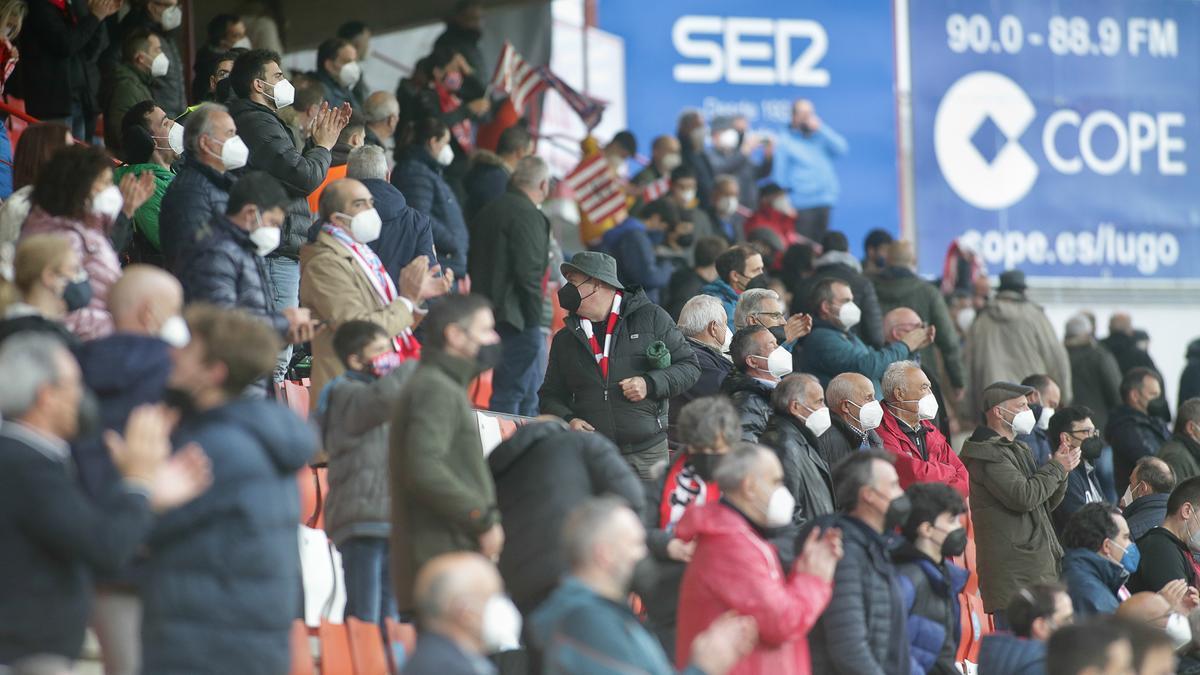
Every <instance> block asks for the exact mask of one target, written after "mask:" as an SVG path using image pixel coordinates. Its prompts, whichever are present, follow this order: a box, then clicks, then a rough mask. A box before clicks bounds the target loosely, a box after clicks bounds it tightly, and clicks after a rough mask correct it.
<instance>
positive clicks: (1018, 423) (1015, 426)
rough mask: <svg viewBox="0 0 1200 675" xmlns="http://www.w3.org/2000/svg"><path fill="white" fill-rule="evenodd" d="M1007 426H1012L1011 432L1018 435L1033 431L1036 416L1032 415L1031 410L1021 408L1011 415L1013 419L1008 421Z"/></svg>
mask: <svg viewBox="0 0 1200 675" xmlns="http://www.w3.org/2000/svg"><path fill="white" fill-rule="evenodd" d="M1001 410H1003V411H1005V412H1007V413H1012V411H1011V410H1009V409H1007V408H1001ZM1009 426H1010V427H1012V430H1013V433H1015V434H1016V435H1018V436H1024V435H1025V434H1028V433H1029V432H1031V431H1033V428H1034V427H1035V426H1037V418H1036V417H1034V416H1033V411H1032V410H1022V411H1021V412H1019V413H1016V414H1015V415H1014V416H1013V420H1012V422H1009Z"/></svg>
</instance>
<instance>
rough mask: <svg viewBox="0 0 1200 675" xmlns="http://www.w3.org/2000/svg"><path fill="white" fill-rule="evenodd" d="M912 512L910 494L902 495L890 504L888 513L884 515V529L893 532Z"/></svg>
mask: <svg viewBox="0 0 1200 675" xmlns="http://www.w3.org/2000/svg"><path fill="white" fill-rule="evenodd" d="M910 513H912V501H911V500H910V499H909V498H908V495H900V496H899V497H896V498H895V499H893V500H892V503H891V504H888V510H887V513H886V514H885V515H884V517H883V531H884V532H891V531H892V530H894V529H896V528H897V527H899V526H901V525H903V524H904V523H905V522H906V521H907V520H908V516H909V514H910Z"/></svg>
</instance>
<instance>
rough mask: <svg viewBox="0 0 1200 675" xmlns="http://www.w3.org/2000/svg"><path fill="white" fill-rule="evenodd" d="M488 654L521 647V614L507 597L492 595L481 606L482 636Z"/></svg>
mask: <svg viewBox="0 0 1200 675" xmlns="http://www.w3.org/2000/svg"><path fill="white" fill-rule="evenodd" d="M480 639H481V640H482V641H483V645H484V647H485V648H486V649H487V651H488V653H490V654H494V653H496V652H503V651H509V650H512V649H519V648H520V647H521V612H519V611H517V606H516V605H514V604H513V601H512V600H510V599H509V597H508V596H507V595H493V596H492V597H490V598H488V601H487V604H485V605H484V606H483V635H481V636H480Z"/></svg>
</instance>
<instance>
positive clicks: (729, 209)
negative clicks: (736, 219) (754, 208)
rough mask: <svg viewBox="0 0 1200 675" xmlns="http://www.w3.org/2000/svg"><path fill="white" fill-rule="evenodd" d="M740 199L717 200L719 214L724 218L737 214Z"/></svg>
mask: <svg viewBox="0 0 1200 675" xmlns="http://www.w3.org/2000/svg"><path fill="white" fill-rule="evenodd" d="M737 208H738V198H737V197H733V196H729V197H721V198H720V199H718V200H717V212H718V213H720V214H721V215H723V216H731V215H733V214H734V213H736V212H737Z"/></svg>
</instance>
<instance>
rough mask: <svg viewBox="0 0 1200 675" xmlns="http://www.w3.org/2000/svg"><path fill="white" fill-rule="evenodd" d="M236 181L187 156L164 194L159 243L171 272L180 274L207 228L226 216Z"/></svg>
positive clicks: (159, 220) (230, 176)
mask: <svg viewBox="0 0 1200 675" xmlns="http://www.w3.org/2000/svg"><path fill="white" fill-rule="evenodd" d="M233 182H234V176H233V175H232V174H230V173H218V172H217V171H216V170H214V169H213V168H212V167H210V166H208V165H206V164H201V163H200V162H199V161H197V160H196V158H195V157H192V156H191V155H189V154H185V155H184V156H183V164H182V166H181V168H180V169H179V173H177V174H175V180H173V181H171V185H170V186H169V187H168V188H167V190H166V192H164V193H163V198H162V207H161V208H160V209H159V211H158V233H159V241H160V243H161V245H162V252H163V254H164V255H165V256H166V258H167V269H169V270H171V271H177V270H178V269H179V268H178V266H179V265H180V264H181V263H183V261H184V260H186V259H187V258H188V257H189V256H190V255H191V252H192V250H193V249H194V248H195V247H196V246H197V244H199V243H200V242H201V241H203V237H204V233H203V232H202V228H203V226H205V225H207V224H208V223H210V222H212V221H213V220H215V219H217V218H223V217H224V216H225V209H226V207H228V206H229V188H231V187H233Z"/></svg>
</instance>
